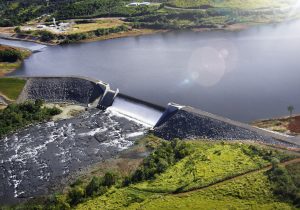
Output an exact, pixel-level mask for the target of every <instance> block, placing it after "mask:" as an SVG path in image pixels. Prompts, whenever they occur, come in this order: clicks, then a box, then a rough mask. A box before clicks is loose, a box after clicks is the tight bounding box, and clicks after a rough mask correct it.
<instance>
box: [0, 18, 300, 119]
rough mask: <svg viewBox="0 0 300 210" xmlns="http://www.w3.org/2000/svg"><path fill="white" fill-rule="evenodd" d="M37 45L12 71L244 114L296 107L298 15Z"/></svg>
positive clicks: (252, 115) (262, 115) (258, 115)
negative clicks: (88, 81)
mask: <svg viewBox="0 0 300 210" xmlns="http://www.w3.org/2000/svg"><path fill="white" fill-rule="evenodd" d="M0 43H2V44H13V45H17V46H23V47H27V48H31V49H33V50H35V51H38V52H35V53H33V55H32V56H31V57H30V58H28V59H26V60H25V62H24V63H23V65H22V66H21V67H20V68H19V69H18V70H17V71H15V72H14V73H13V74H12V75H26V76H47V75H57V76H60V75H80V76H87V77H91V78H95V79H99V80H102V81H104V82H107V83H109V84H110V85H111V87H112V88H114V89H116V88H119V89H120V92H122V93H124V94H127V95H130V96H133V97H136V98H139V99H142V100H145V101H149V102H151V103H155V104H158V105H162V106H166V105H167V103H168V102H175V103H179V104H183V105H190V106H194V107H196V108H200V109H202V110H205V111H208V112H211V113H214V114H218V115H222V116H225V117H229V118H231V119H234V120H240V121H243V122H250V121H253V120H256V119H261V118H269V117H275V116H282V115H287V114H288V112H287V106H288V105H293V106H294V107H295V108H296V112H297V111H298V112H299V110H300V94H299V90H300V82H299V81H300V54H299V52H300V21H292V22H288V23H282V24H272V25H264V26H254V27H251V28H249V29H246V30H243V31H235V32H229V31H207V32H192V31H177V32H168V33H162V34H155V35H147V36H140V37H128V38H120V39H113V40H106V41H99V42H91V43H77V44H70V45H63V46H47V47H44V46H41V45H38V44H35V43H24V42H16V41H8V40H2V39H0Z"/></svg>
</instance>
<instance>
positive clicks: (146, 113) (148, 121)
mask: <svg viewBox="0 0 300 210" xmlns="http://www.w3.org/2000/svg"><path fill="white" fill-rule="evenodd" d="M108 110H110V111H113V112H118V113H119V114H121V115H123V117H127V118H128V119H131V120H136V121H139V122H140V123H143V124H144V125H147V126H148V127H153V126H154V125H155V124H156V123H157V121H158V120H159V118H160V117H161V115H162V112H161V111H159V110H157V109H154V108H152V107H150V106H146V105H144V104H140V103H135V102H133V101H130V100H126V99H123V98H119V97H117V98H116V99H115V101H114V103H113V105H112V106H111V107H109V108H108Z"/></svg>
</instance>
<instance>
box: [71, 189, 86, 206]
mask: <svg viewBox="0 0 300 210" xmlns="http://www.w3.org/2000/svg"><path fill="white" fill-rule="evenodd" d="M84 197H85V193H84V190H83V189H82V188H81V187H78V186H77V187H74V188H72V189H71V190H70V191H69V193H68V198H69V203H70V204H71V205H76V204H78V203H80V202H82V201H83V200H84Z"/></svg>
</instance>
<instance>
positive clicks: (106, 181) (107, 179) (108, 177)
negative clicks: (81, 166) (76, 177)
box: [102, 172, 118, 187]
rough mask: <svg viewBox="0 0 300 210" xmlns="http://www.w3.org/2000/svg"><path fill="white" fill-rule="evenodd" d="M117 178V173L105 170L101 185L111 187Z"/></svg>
mask: <svg viewBox="0 0 300 210" xmlns="http://www.w3.org/2000/svg"><path fill="white" fill-rule="evenodd" d="M117 179H118V176H117V174H115V173H113V172H107V173H105V175H104V177H103V183H102V185H103V186H106V187H111V186H113V185H114V184H116V182H117Z"/></svg>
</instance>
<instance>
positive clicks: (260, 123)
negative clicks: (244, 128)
mask: <svg viewBox="0 0 300 210" xmlns="http://www.w3.org/2000/svg"><path fill="white" fill-rule="evenodd" d="M251 125H253V126H256V127H259V128H262V129H266V130H269V131H273V132H278V133H283V134H287V135H292V136H298V135H300V115H294V116H292V117H290V116H284V117H280V118H272V119H263V120H257V121H254V122H252V123H251Z"/></svg>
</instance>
